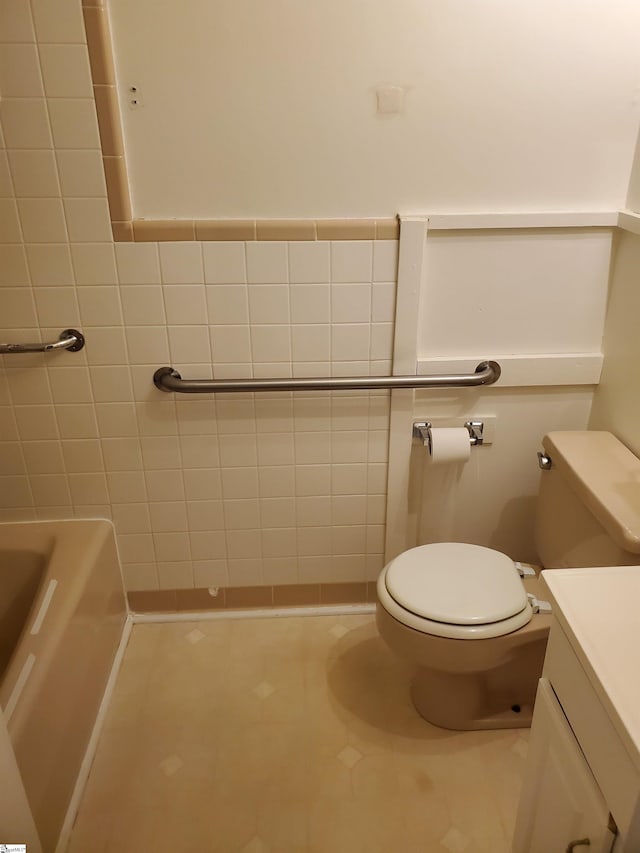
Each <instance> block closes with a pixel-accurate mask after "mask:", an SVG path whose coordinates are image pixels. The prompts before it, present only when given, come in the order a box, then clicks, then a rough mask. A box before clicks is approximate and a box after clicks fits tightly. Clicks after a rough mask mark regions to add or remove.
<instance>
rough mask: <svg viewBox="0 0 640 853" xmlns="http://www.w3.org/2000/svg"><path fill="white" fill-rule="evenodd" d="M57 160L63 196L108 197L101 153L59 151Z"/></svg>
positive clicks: (91, 151) (92, 151)
mask: <svg viewBox="0 0 640 853" xmlns="http://www.w3.org/2000/svg"><path fill="white" fill-rule="evenodd" d="M56 160H57V163H58V175H59V178H60V189H61V191H62V195H64V196H68V197H74V196H75V197H82V196H98V197H99V196H106V194H107V187H106V184H105V180H104V168H103V165H102V155H101V154H100V152H99V151H94V150H83V151H57V152H56Z"/></svg>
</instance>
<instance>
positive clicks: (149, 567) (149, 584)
mask: <svg viewBox="0 0 640 853" xmlns="http://www.w3.org/2000/svg"><path fill="white" fill-rule="evenodd" d="M122 576H123V579H124V586H125V589H126V590H127V592H143V591H145V592H146V591H147V590H156V589H159V586H158V572H157V570H156V564H155V563H127V564H126V565H124V566H123V567H122Z"/></svg>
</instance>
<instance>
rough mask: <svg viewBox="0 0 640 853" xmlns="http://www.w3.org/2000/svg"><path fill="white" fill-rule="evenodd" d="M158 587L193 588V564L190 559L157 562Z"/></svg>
mask: <svg viewBox="0 0 640 853" xmlns="http://www.w3.org/2000/svg"><path fill="white" fill-rule="evenodd" d="M158 585H159V588H160V589H193V565H192V563H191V561H190V560H184V561H172V562H158Z"/></svg>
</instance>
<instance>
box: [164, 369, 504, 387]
mask: <svg viewBox="0 0 640 853" xmlns="http://www.w3.org/2000/svg"><path fill="white" fill-rule="evenodd" d="M499 378H500V365H499V364H498V362H497V361H483V362H481V363H480V364H479V365H478V366H477V367H476V370H475V373H458V374H456V373H452V374H445V375H443V376H331V377H329V376H319V377H309V378H305V379H183V378H182V376H180V374H179V373H178V371H177V370H174V369H173V367H159V368H158V370H156V372H155V373H154V374H153V383H154V385H155V386H156V388H159V389H160V390H161V391H176V392H177V393H179V394H215V393H216V392H222V391H224V392H225V393H228V392H233V391H359V390H362V391H377V390H380V389H386V388H392V389H393V388H465V387H473V386H477V385H493V383H494V382H497V381H498V379H499Z"/></svg>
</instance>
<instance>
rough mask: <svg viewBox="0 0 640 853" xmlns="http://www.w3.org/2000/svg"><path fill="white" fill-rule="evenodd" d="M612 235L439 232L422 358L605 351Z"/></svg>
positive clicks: (429, 272) (423, 309) (423, 312)
mask: <svg viewBox="0 0 640 853" xmlns="http://www.w3.org/2000/svg"><path fill="white" fill-rule="evenodd" d="M611 240H612V233H611V230H609V229H585V230H581V229H555V230H540V231H533V230H524V231H514V230H501V231H436V232H429V235H428V237H427V241H426V255H425V275H424V280H423V285H422V290H421V295H420V303H419V332H418V357H419V358H420V359H428V358H434V357H445V356H449V357H450V356H465V355H472V356H476V355H477V356H479V357H481V358H482V357H488V356H499V355H511V354H541V353H588V352H592V353H593V352H599V351H600V346H601V341H602V331H603V325H604V317H605V311H606V300H607V284H608V277H609V263H610V256H611Z"/></svg>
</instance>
